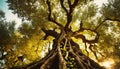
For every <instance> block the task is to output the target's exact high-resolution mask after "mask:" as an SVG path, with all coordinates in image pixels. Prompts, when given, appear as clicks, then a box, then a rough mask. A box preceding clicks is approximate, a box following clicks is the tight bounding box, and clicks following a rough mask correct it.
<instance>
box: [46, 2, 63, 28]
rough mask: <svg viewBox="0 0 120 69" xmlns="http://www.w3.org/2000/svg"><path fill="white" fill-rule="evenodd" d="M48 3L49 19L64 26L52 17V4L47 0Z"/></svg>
mask: <svg viewBox="0 0 120 69" xmlns="http://www.w3.org/2000/svg"><path fill="white" fill-rule="evenodd" d="M47 5H48V10H49V14H48V20H49V21H51V22H53V23H55V24H57V25H58V26H60V27H63V26H62V25H61V24H60V23H58V22H57V21H56V20H54V19H53V18H51V15H52V11H51V5H50V1H49V0H47Z"/></svg>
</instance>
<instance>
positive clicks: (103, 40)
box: [1, 0, 120, 69]
mask: <svg viewBox="0 0 120 69" xmlns="http://www.w3.org/2000/svg"><path fill="white" fill-rule="evenodd" d="M7 3H8V4H9V9H11V10H13V13H15V14H18V16H19V17H21V18H22V19H23V21H25V20H26V19H27V20H28V21H29V22H24V23H22V25H21V26H20V27H19V28H18V30H17V31H14V28H13V27H14V24H12V25H9V26H10V27H6V25H3V26H4V28H5V30H3V34H4V36H5V37H6V36H9V35H8V33H9V34H10V33H11V32H12V33H11V35H12V34H13V35H14V37H12V38H11V37H7V38H2V39H1V40H3V39H8V38H10V39H11V40H12V41H13V42H14V44H13V46H15V47H17V48H16V49H15V50H13V48H11V49H12V51H9V50H10V48H6V50H7V49H8V50H7V52H9V54H8V56H7V57H6V58H7V61H8V62H7V66H8V68H15V69H17V68H41V69H47V68H49V67H50V68H51V69H53V68H58V67H59V68H60V69H66V68H68V69H69V68H75V69H79V68H82V69H87V68H91V69H93V68H98V69H102V68H101V66H99V64H97V63H96V62H98V63H100V62H102V60H104V59H106V58H108V57H112V58H113V59H116V57H117V59H119V58H118V56H120V55H119V54H118V53H119V42H120V38H119V36H120V35H119V33H120V31H119V30H120V23H119V0H109V2H108V3H107V4H104V6H103V7H102V8H101V11H100V12H101V13H102V16H97V15H98V14H97V13H98V12H99V11H98V8H97V5H95V4H94V3H93V2H92V1H91V0H56V1H54V0H7ZM114 12H115V13H114ZM1 16H2V17H4V16H3V15H1ZM1 27H2V25H1ZM4 28H3V29H4ZM9 31H10V32H9ZM13 31H14V33H13ZM5 32H6V33H5ZM1 37H2V35H1ZM23 48H24V49H23ZM103 48H104V49H103ZM12 54H14V55H15V56H11V55H12ZM19 54H20V55H19ZM21 54H22V55H21ZM111 54H112V55H111ZM113 56H115V57H113ZM91 58H92V59H94V61H93V60H92V59H91ZM117 59H116V60H115V61H117ZM95 61H96V62H95ZM117 62H118V61H117ZM10 64H11V65H10ZM54 64H56V66H55V65H54ZM16 66H17V67H16ZM47 66H48V67H47Z"/></svg>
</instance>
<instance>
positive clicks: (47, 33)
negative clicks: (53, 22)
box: [42, 29, 59, 39]
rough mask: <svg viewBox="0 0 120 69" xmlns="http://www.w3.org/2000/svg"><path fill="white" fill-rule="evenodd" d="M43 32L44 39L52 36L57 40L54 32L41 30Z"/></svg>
mask: <svg viewBox="0 0 120 69" xmlns="http://www.w3.org/2000/svg"><path fill="white" fill-rule="evenodd" d="M42 30H43V31H44V32H45V34H46V35H45V37H44V39H46V38H47V37H48V36H53V37H55V38H57V36H58V35H59V34H58V33H57V32H55V31H54V30H45V29H42Z"/></svg>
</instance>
